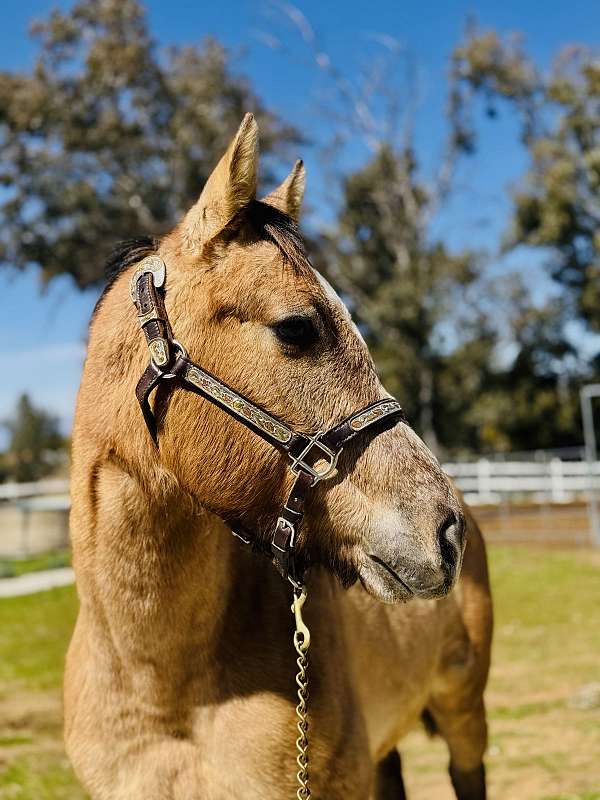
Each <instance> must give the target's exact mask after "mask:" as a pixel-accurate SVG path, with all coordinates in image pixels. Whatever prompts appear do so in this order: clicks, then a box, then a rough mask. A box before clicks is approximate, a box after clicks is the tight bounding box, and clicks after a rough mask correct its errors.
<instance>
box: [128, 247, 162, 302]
mask: <svg viewBox="0 0 600 800" xmlns="http://www.w3.org/2000/svg"><path fill="white" fill-rule="evenodd" d="M144 272H151V273H152V279H153V281H154V285H155V287H156V288H157V289H160V287H161V286H163V285H164V283H165V278H166V276H167V268H166V265H165V262H164V261H163V260H162V258H160V257H159V256H147V257H146V258H145V259H144V260H143V261H140V263H139V264H138V265H137V267H136V268H135V270H134V273H133V275H132V276H131V280H130V281H129V293H130V294H131V299H132V300H133V302H134V303H135V300H136V286H137V282H138V278H139V277H140V275H143V274H144Z"/></svg>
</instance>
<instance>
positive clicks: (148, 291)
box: [130, 256, 405, 586]
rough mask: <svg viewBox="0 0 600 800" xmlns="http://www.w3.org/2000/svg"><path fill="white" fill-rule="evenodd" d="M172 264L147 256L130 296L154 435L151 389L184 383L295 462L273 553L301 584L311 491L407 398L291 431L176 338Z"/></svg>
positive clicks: (243, 535)
mask: <svg viewBox="0 0 600 800" xmlns="http://www.w3.org/2000/svg"><path fill="white" fill-rule="evenodd" d="M165 280H166V267H165V263H164V261H162V259H161V258H159V257H158V256H148V257H147V258H145V259H144V260H143V261H142V262H140V264H139V265H138V266H137V267H136V269H135V271H134V273H133V275H132V277H131V281H130V292H131V298H132V300H133V302H134V303H135V305H136V307H137V311H138V321H139V324H140V327H141V328H142V330H143V331H144V334H145V336H146V342H147V344H148V349H149V351H150V363H149V364H148V366H147V367H146V369H145V370H144V373H143V374H142V377H141V378H140V380H139V382H138V384H137V387H136V396H137V399H138V402H139V404H140V407H141V409H142V413H143V415H144V420H145V422H146V426H147V428H148V431H149V432H150V436H151V437H152V440H153V442H154V444H155V445H158V429H157V424H156V418H155V416H154V413H153V411H152V409H151V407H150V402H149V398H150V394H151V393H152V391H153V390H154V389H155V388H156V387H157V386H158V385H159V383H161V381H165V380H169V379H174V380H176V381H177V384H178V385H179V386H181V387H182V388H184V389H187V390H189V391H191V392H194V393H195V394H199V395H201V396H202V397H204V398H205V399H206V400H208V401H210V402H211V403H214V404H215V405H216V406H218V407H219V408H220V409H222V410H223V411H225V412H226V413H228V414H230V415H231V416H232V417H234V419H236V420H237V421H238V422H241V423H242V424H243V425H245V426H246V427H247V428H250V430H252V431H254V433H256V434H258V436H260V437H261V438H262V439H264V440H265V441H266V442H268V443H269V444H271V445H273V446H274V447H276V448H277V449H278V450H281V451H283V452H284V453H286V454H287V456H288V457H289V458H290V460H291V464H290V469H291V471H292V472H293V473H294V475H295V476H296V478H295V481H294V484H293V486H292V489H291V491H290V493H289V496H288V498H287V500H286V502H285V504H284V506H283V508H282V509H281V511H280V514H279V517H278V519H277V524H276V526H275V531H274V533H273V536H272V538H271V542H270V547H269V550H268V551H267V552H268V553H269V555H270V556H271V558H272V560H273V563H274V564H275V566H276V567H277V569H278V570H279V572H280V573H281V575H282V576H283V577H284V578H288V579H289V580H290V581H291V582H292V583H293V584H294V585H296V586H297V585H299V584H300V583H301V581H302V575H301V574H300V571H299V566H298V564H297V563H296V558H295V548H296V544H297V532H298V528H299V526H300V523H301V521H302V518H303V516H304V508H305V504H306V496H307V493H308V490H309V489H310V488H312V487H313V486H315V484H317V483H318V482H319V481H322V480H324V479H326V478H329V477H330V476H331V475H332V474H333V473H334V472H335V469H336V465H337V460H338V457H339V455H340V453H341V452H342V450H343V448H344V446H345V445H346V444H347V443H348V442H350V441H352V440H353V439H354V438H356V437H357V436H358V435H359V434H362V433H363V432H364V431H366V430H370V429H373V428H374V427H375V426H377V427H378V433H381V432H382V431H383V430H386V429H388V428H390V427H393V426H394V425H395V424H396V423H397V422H399V421H405V416H404V412H403V411H402V408H401V406H400V404H399V403H398V402H397V401H396V400H394V399H393V398H387V399H384V400H376V401H375V402H374V403H370V404H369V405H368V406H365V407H364V408H362V409H360V411H356V412H355V413H354V414H351V415H350V416H349V417H346V419H344V420H342V421H341V422H339V423H338V424H337V425H334V426H333V428H330V429H329V430H327V431H318V432H317V433H315V434H312V435H309V434H306V433H300V432H298V431H294V430H292V429H291V428H290V427H288V426H287V425H286V424H285V423H284V422H282V421H281V420H280V419H278V418H277V417H275V416H273V415H272V414H269V413H268V412H267V411H265V410H264V409H263V408H261V407H260V406H259V405H257V404H256V403H253V402H251V401H250V400H248V398H247V397H244V395H242V394H239V393H238V392H236V391H235V390H234V389H232V388H231V387H230V386H228V385H227V384H226V383H223V382H222V381H220V380H219V379H218V378H216V377H215V376H214V375H212V374H211V373H210V372H208V371H207V370H205V369H203V368H202V367H201V366H199V365H198V364H195V363H194V362H193V361H191V359H190V358H189V357H188V354H187V352H186V350H185V348H184V347H183V346H182V345H181V344H180V343H179V342H178V341H177V340H176V339H174V338H173V333H172V331H171V326H170V324H169V320H168V317H167V312H166V309H165V304H164V286H165ZM225 522H226V523H227V524H228V525H229V527H230V528H231V530H232V531H233V533H234V534H235V535H236V536H237V537H238V538H240V539H241V540H242V541H243V542H244V543H246V544H252V545H253V546H255V547H257V548H258V547H260V545H258V544H257V542H258V540H257V537H256V536H254V535H253V534H252V533H250V532H249V531H247V530H246V529H245V528H243V526H242V525H241V524H240V523H239V521H237V520H235V519H230V518H225Z"/></svg>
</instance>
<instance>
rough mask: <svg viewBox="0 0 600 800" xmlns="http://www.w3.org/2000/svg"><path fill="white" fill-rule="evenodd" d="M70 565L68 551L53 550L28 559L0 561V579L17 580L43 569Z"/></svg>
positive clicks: (69, 552)
mask: <svg viewBox="0 0 600 800" xmlns="http://www.w3.org/2000/svg"><path fill="white" fill-rule="evenodd" d="M70 565H71V551H70V550H54V551H53V552H51V553H42V554H41V555H38V556H30V557H28V558H12V559H0V578H17V577H18V576H19V575H25V574H26V573H28V572H40V571H41V570H45V569H58V568H59V567H69V566H70Z"/></svg>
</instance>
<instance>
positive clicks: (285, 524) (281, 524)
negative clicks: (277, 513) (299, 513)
mask: <svg viewBox="0 0 600 800" xmlns="http://www.w3.org/2000/svg"><path fill="white" fill-rule="evenodd" d="M278 528H283V530H287V531H289V534H290V539H289V542H288V547H287V550H285V549H284V548H283V547H279V545H277V544H275V542H274V541H273V539H271V547H272V548H275V550H279V552H280V553H289V551H290V550H292V549H293V547H294V540H295V539H296V527H295V525H294V524H293V523H292V522H290V521H289V519H286V518H285V517H277V524H276V525H275V531H277V529H278ZM273 538H274V537H273Z"/></svg>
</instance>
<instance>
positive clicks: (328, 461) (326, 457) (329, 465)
mask: <svg viewBox="0 0 600 800" xmlns="http://www.w3.org/2000/svg"><path fill="white" fill-rule="evenodd" d="M323 433H324V432H323V431H318V432H317V433H315V434H314V436H309V437H308V444H307V445H306V447H305V448H304V450H302V452H301V453H300V455H298V456H292V455H290V458H291V459H292V465H291V467H290V469H291V470H292V472H293V473H294V475H298V474H299V472H300V470H302V471H303V472H307V473H308V474H309V475H311V476H312V479H313V481H312V483H311V486H314V485H315V484H316V483H318V482H319V481H322V480H324V479H325V478H328V477H329V476H330V475H331V474H332V473H334V472H335V470H336V467H337V461H338V457H339V455H340V453H341V452H342V449H341V448H340V449H339V450H338V451H337V452H334V451H333V450H332V449H331V448H329V447H327V445H326V444H323V442H321V441H320V437H321V436H322V435H323ZM315 447H316V448H317V449H318V450H320V451H321V453H322V454H323V457H322V458H320V459H319V461H317V463H316V464H315V466H314V467H311V465H310V464H307V463H306V461H304V459H305V458H306V456H307V455H308V454H309V453H310V452H311V451H312V450H313V448H315ZM322 461H325V464H324V468H323V469H318V468H317V467H318V465H319V463H320V462H322Z"/></svg>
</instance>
